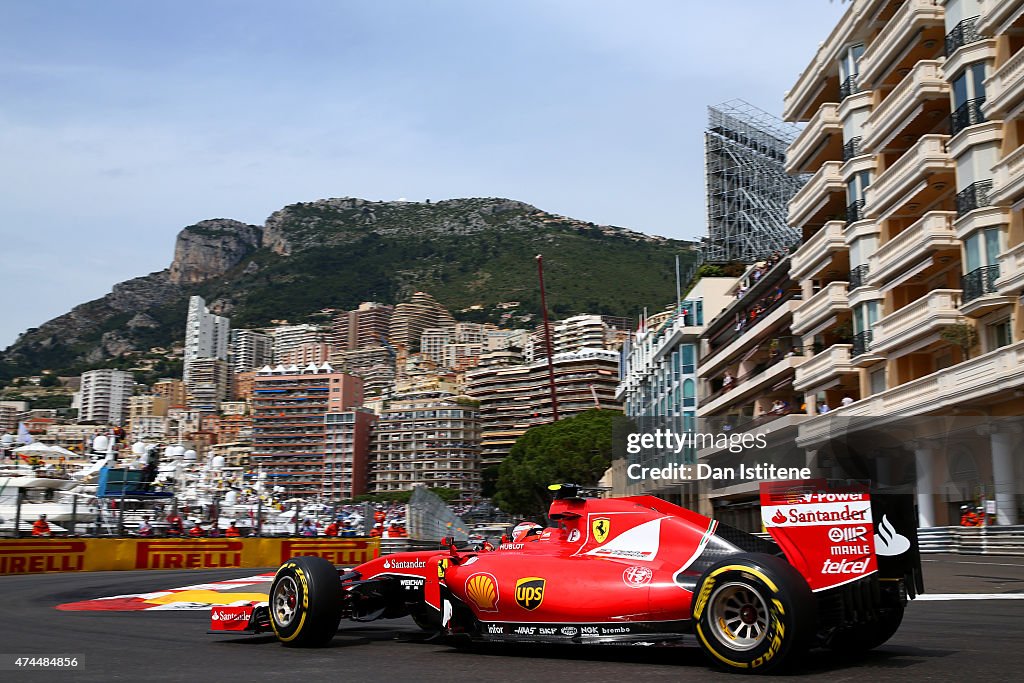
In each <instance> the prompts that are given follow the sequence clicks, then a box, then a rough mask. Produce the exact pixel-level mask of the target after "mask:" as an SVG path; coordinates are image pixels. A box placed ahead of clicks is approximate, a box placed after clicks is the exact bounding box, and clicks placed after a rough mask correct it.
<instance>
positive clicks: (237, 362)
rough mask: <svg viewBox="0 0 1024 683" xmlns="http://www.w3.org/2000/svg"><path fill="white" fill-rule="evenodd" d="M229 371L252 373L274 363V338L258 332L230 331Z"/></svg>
mask: <svg viewBox="0 0 1024 683" xmlns="http://www.w3.org/2000/svg"><path fill="white" fill-rule="evenodd" d="M228 357H229V360H230V362H231V371H232V372H233V373H235V374H237V373H240V372H252V371H253V370H256V369H258V368H261V367H263V366H264V365H266V364H267V363H272V362H273V361H274V338H273V336H271V335H269V334H267V333H266V332H261V331H260V330H243V329H239V330H231V341H230V345H229V351H228Z"/></svg>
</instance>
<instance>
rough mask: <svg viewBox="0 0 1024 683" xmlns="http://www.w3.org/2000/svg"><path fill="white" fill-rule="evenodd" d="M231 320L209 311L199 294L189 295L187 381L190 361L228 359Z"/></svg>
mask: <svg viewBox="0 0 1024 683" xmlns="http://www.w3.org/2000/svg"><path fill="white" fill-rule="evenodd" d="M230 332H231V320H230V319H229V318H224V317H221V316H219V315H214V314H213V313H210V309H209V308H207V307H206V301H204V300H203V298H202V297H200V296H192V297H189V300H188V317H187V319H186V321H185V372H184V380H185V381H186V382H187V381H188V378H189V373H190V372H191V366H192V362H193V361H195V360H197V359H199V358H219V359H220V360H224V361H226V360H227V359H228V341H229V339H230Z"/></svg>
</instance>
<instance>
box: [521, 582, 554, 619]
mask: <svg viewBox="0 0 1024 683" xmlns="http://www.w3.org/2000/svg"><path fill="white" fill-rule="evenodd" d="M545 584H547V580H546V579H542V578H540V577H539V576H528V577H526V578H524V579H519V580H518V581H516V604H517V605H519V606H520V607H522V608H523V609H526V610H530V611H531V612H532V611H533V610H535V609H537V608H538V607H540V604H541V603H542V602H544V586H545Z"/></svg>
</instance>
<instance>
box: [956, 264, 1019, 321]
mask: <svg viewBox="0 0 1024 683" xmlns="http://www.w3.org/2000/svg"><path fill="white" fill-rule="evenodd" d="M998 279H999V264H994V265H990V266H981V267H980V268H975V269H974V270H972V271H971V272H969V273H967V275H964V276H963V277H962V278H960V286H961V287H962V288H963V292H964V293H963V306H962V308H961V309H960V310H961V312H962V313H963V314H964V315H969V316H971V317H972V318H978V317H981V316H983V315H986V314H988V313H990V312H992V311H993V310H994V309H996V308H1000V307H1002V306H1009V305H1012V304H1013V297H1012V296H1004V295H1002V294H1000V292H999V288H998V287H997V286H996V280H998Z"/></svg>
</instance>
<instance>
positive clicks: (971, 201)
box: [956, 180, 992, 218]
mask: <svg viewBox="0 0 1024 683" xmlns="http://www.w3.org/2000/svg"><path fill="white" fill-rule="evenodd" d="M991 189H992V181H991V180H979V181H977V182H974V183H971V184H970V185H968V186H967V187H965V188H964V189H962V190H960V191H959V192H957V193H956V216H957V218H962V217H963V216H966V215H967V214H969V213H970V212H971V211H974V210H975V209H978V208H981V207H983V206H991V204H992V202H991V201H989V198H988V193H989V191H990V190H991Z"/></svg>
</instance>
